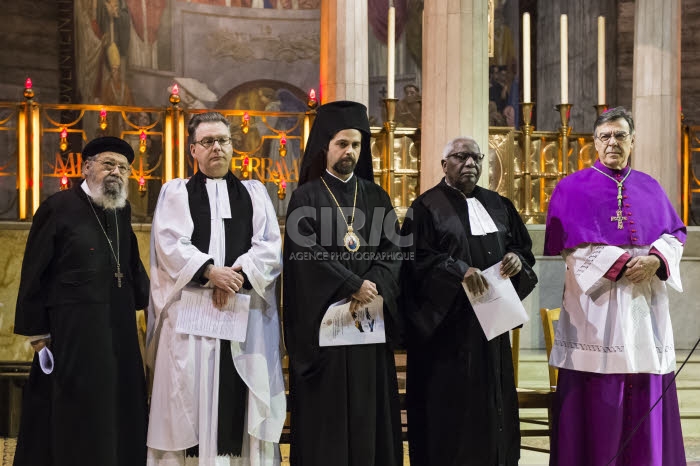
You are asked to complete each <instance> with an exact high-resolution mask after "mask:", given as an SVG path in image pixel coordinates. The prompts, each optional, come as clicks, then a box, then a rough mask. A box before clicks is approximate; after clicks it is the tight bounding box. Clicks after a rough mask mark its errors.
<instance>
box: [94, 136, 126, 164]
mask: <svg viewBox="0 0 700 466" xmlns="http://www.w3.org/2000/svg"><path fill="white" fill-rule="evenodd" d="M103 152H116V153H117V154H121V155H123V156H124V157H126V159H127V160H128V161H129V163H131V162H133V161H134V149H132V148H131V146H130V145H129V143H128V142H126V141H125V140H123V139H120V138H115V137H114V136H103V137H101V138H95V139H93V140H92V141H90V142H88V143H87V144H86V145H85V148H84V149H83V154H82V155H83V160H86V159H89V158H90V157H94V156H96V155H99V154H101V153H103Z"/></svg>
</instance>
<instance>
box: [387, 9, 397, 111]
mask: <svg viewBox="0 0 700 466" xmlns="http://www.w3.org/2000/svg"><path fill="white" fill-rule="evenodd" d="M386 28H387V29H386V60H387V64H386V65H387V66H386V96H387V98H389V99H393V98H394V64H395V63H396V52H395V45H396V40H395V35H396V9H395V8H394V2H393V1H391V0H389V17H388V18H387V22H386Z"/></svg>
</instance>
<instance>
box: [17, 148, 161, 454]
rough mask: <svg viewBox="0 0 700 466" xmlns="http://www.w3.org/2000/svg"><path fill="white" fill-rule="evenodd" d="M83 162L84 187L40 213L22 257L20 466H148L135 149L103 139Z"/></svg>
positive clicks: (144, 287) (144, 282)
mask: <svg viewBox="0 0 700 466" xmlns="http://www.w3.org/2000/svg"><path fill="white" fill-rule="evenodd" d="M82 156H83V160H84V165H83V174H84V175H85V181H83V182H82V183H80V184H76V186H75V187H73V188H72V189H70V190H67V191H60V192H58V193H56V194H54V195H52V196H51V197H49V198H48V199H47V200H46V201H44V202H43V203H42V204H41V206H39V209H38V210H37V211H36V214H35V215H34V221H33V223H32V227H31V230H30V232H29V239H28V240H27V246H26V250H25V254H24V262H23V264H22V277H21V283H20V287H19V296H18V298H17V308H16V314H15V333H17V334H20V335H27V336H29V337H30V341H31V344H32V347H33V348H34V350H35V351H36V353H35V355H34V361H33V363H32V368H31V372H30V374H29V380H28V382H27V384H26V386H25V389H24V404H23V411H22V420H21V425H20V433H19V439H18V442H17V451H16V454H15V462H14V464H15V465H16V466H19V465H26V466H59V465H63V466H74V465H78V464H94V465H98V464H99V465H100V466H134V465H140V464H141V465H142V464H145V463H146V419H147V411H146V384H145V379H144V372H143V365H142V360H141V353H140V351H139V343H138V338H137V333H136V314H135V311H136V310H137V309H143V308H145V307H146V305H147V303H148V286H149V283H148V276H147V275H146V271H145V269H144V267H143V264H142V263H141V259H140V258H139V250H138V244H137V242H136V236H135V235H134V232H133V230H132V228H131V209H130V207H129V203H128V202H127V200H126V196H127V191H128V189H127V183H128V180H129V175H130V174H131V162H132V161H133V160H134V151H133V149H132V148H131V146H130V145H129V144H128V143H126V142H125V141H123V140H121V139H119V138H115V137H101V138H97V139H94V140H93V141H91V142H90V143H88V144H87V145H86V146H85V148H84V149H83V153H82ZM51 356H52V360H53V364H52V363H51Z"/></svg>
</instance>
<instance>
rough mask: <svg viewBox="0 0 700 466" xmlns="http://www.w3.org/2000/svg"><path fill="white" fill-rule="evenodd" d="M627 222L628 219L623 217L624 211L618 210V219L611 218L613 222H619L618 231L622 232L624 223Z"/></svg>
mask: <svg viewBox="0 0 700 466" xmlns="http://www.w3.org/2000/svg"><path fill="white" fill-rule="evenodd" d="M623 220H627V217H623V216H622V209H617V216H616V217H610V221H611V222H617V229H618V230H622V228H623V226H622V221H623Z"/></svg>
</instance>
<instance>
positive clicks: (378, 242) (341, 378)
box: [283, 101, 403, 466]
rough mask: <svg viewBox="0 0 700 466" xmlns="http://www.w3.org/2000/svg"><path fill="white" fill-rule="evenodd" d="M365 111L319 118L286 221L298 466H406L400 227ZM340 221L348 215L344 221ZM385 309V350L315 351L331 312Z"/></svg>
mask: <svg viewBox="0 0 700 466" xmlns="http://www.w3.org/2000/svg"><path fill="white" fill-rule="evenodd" d="M369 142H370V132H369V121H368V119H367V108H366V107H365V106H364V105H362V104H359V103H356V102H346V101H340V102H332V103H329V104H325V105H323V106H321V107H320V108H319V109H318V114H317V117H316V120H315V122H314V125H313V127H312V129H311V133H310V135H309V140H308V142H307V145H306V150H305V153H304V158H303V160H302V166H301V175H300V179H299V187H298V188H297V189H296V190H295V191H294V192H293V194H292V198H291V200H290V203H289V208H288V211H287V222H286V229H285V242H284V269H283V270H284V271H283V273H284V312H283V316H284V329H285V342H286V346H287V350H288V352H289V357H290V371H289V372H290V377H289V378H290V392H291V433H292V441H291V453H290V462H291V464H292V465H293V466H302V465H303V466H328V465H333V466H396V465H400V464H403V453H402V445H401V421H400V410H399V401H398V388H397V381H396V369H395V365H394V354H393V351H392V347H393V345H395V344H396V343H397V340H398V339H399V338H400V335H399V334H400V332H399V331H398V325H397V324H398V322H396V320H395V317H396V299H397V296H398V274H399V269H400V261H399V260H398V255H399V254H400V249H399V241H398V224H397V221H396V214H395V213H394V209H393V207H392V205H391V201H390V199H389V196H388V195H387V194H386V192H385V191H384V190H382V188H381V187H379V186H378V185H377V184H375V183H374V178H373V173H372V161H371V154H370V149H369ZM341 212H342V213H341ZM379 295H380V296H381V297H382V298H383V300H384V319H385V324H386V332H387V340H388V342H387V343H386V344H367V345H355V346H329V347H320V346H319V328H320V326H321V319H322V317H323V315H324V313H325V312H326V310H327V308H328V307H329V306H330V305H331V304H333V303H335V302H338V301H340V300H342V299H346V298H349V299H350V300H351V309H352V310H354V309H356V308H358V307H359V306H360V305H365V304H369V303H370V302H372V301H373V300H374V299H375V298H376V297H377V296H379Z"/></svg>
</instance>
